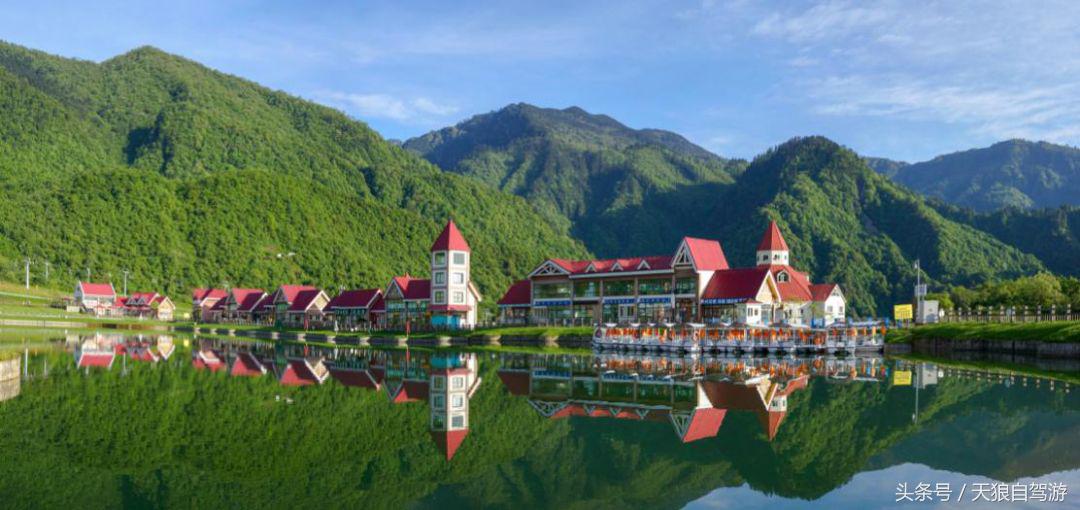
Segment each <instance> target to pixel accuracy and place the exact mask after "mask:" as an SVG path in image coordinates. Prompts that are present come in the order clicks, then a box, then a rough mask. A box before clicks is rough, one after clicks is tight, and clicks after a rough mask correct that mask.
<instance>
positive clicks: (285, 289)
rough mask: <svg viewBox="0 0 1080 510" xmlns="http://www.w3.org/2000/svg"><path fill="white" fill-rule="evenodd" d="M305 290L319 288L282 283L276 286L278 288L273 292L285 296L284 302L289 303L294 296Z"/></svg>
mask: <svg viewBox="0 0 1080 510" xmlns="http://www.w3.org/2000/svg"><path fill="white" fill-rule="evenodd" d="M306 290H319V289H317V288H315V287H313V286H311V285H282V286H281V287H278V290H277V291H275V292H274V294H275V295H280V296H281V297H284V298H285V302H286V303H289V304H290V305H291V304H292V303H293V301H295V300H296V296H297V295H299V294H300V293H301V292H304V291H306Z"/></svg>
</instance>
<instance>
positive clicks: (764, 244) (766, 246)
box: [757, 221, 788, 251]
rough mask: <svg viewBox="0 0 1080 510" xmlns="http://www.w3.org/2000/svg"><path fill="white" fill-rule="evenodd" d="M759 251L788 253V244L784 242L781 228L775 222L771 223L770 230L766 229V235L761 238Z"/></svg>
mask: <svg viewBox="0 0 1080 510" xmlns="http://www.w3.org/2000/svg"><path fill="white" fill-rule="evenodd" d="M757 249H758V251H787V249H788V246H787V243H786V242H784V236H783V235H782V234H780V227H778V226H777V225H776V222H775V221H770V222H769V228H767V229H765V235H764V236H762V237H761V242H760V243H758V247H757Z"/></svg>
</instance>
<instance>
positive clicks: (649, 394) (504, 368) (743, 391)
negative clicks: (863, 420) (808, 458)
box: [498, 354, 885, 442]
mask: <svg viewBox="0 0 1080 510" xmlns="http://www.w3.org/2000/svg"><path fill="white" fill-rule="evenodd" d="M498 374H499V379H500V380H502V382H503V385H505V386H506V388H507V390H509V391H510V393H511V394H514V395H518V396H523V397H526V398H528V400H529V403H530V404H531V405H532V406H533V408H535V409H536V411H537V412H538V413H539V414H540V415H541V416H544V417H546V418H550V419H558V418H567V417H571V416H581V417H587V418H608V419H624V420H635V421H657V422H668V423H670V424H671V426H672V427H673V428H674V430H675V434H676V435H677V436H678V437H679V439H680V440H682V441H683V442H691V441H696V440H699V439H704V438H708V437H714V436H716V435H717V433H719V431H720V427H721V425H723V421H724V418H725V416H726V415H727V413H728V412H729V411H745V412H751V413H754V414H755V415H756V416H757V418H758V421H759V422H760V423H761V426H762V428H763V429H764V432H765V435H766V437H768V439H769V440H772V439H773V438H775V437H776V434H777V432H778V431H779V428H780V424H781V423H782V422H783V421H784V418H785V417H786V416H787V412H788V396H790V395H791V394H792V393H794V392H796V391H799V390H802V389H804V388H806V386H807V382H808V379H809V378H810V376H811V375H821V376H827V377H830V378H833V379H852V380H872V381H877V380H880V379H883V378H884V376H885V366H884V364H883V363H881V360H880V359H878V358H850V359H836V358H832V359H825V358H812V359H802V360H799V359H793V358H792V359H775V358H730V359H724V358H710V359H699V358H665V357H649V356H624V355H610V356H609V355H604V356H595V357H594V356H568V355H552V356H542V355H540V356H538V355H521V354H504V355H502V363H501V365H500V369H499V371H498Z"/></svg>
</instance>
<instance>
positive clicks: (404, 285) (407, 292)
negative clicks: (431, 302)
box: [388, 275, 431, 300]
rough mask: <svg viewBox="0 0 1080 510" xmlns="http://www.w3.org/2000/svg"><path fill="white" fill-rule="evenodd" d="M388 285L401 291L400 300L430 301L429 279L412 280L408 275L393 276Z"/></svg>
mask: <svg viewBox="0 0 1080 510" xmlns="http://www.w3.org/2000/svg"><path fill="white" fill-rule="evenodd" d="M390 284H391V285H397V288H399V289H401V297H402V299H406V300H423V299H431V280H429V279H426V278H413V277H411V276H409V275H405V276H395V277H394V278H393V279H391V280H390ZM388 288H389V287H388Z"/></svg>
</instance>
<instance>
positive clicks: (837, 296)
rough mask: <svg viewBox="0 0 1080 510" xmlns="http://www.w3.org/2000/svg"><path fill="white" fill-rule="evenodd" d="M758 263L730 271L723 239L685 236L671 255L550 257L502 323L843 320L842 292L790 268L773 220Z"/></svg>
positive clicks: (507, 298) (510, 294)
mask: <svg viewBox="0 0 1080 510" xmlns="http://www.w3.org/2000/svg"><path fill="white" fill-rule="evenodd" d="M756 262H757V265H756V266H755V267H750V268H731V267H729V265H728V261H727V257H726V256H725V255H724V250H723V248H722V247H721V245H720V242H719V241H715V240H711V239H698V238H692V237H686V238H683V239H682V240H681V241H680V242H679V245H678V246H676V248H675V251H674V252H673V254H672V255H660V256H649V257H629V258H616V259H600V260H566V259H548V260H546V261H544V262H543V263H542V264H540V265H539V266H537V268H536V269H534V270H533V271H532V272H531V273H530V274H529V275H528V278H527V279H526V280H521V281H518V282H516V283H514V284H513V285H512V286H511V287H510V289H508V290H507V292H506V294H504V295H503V297H502V299H500V300H499V308H500V314H499V317H500V321H502V322H503V323H506V324H522V323H533V324H594V323H621V324H627V323H629V324H633V323H697V322H703V323H711V324H716V323H721V324H731V323H739V324H748V325H771V324H777V323H783V324H788V325H797V326H802V325H806V326H809V325H811V324H816V325H819V326H824V325H827V324H830V323H832V322H835V321H841V320H843V319H844V307H845V305H844V302H843V301H844V297H843V294H842V293H841V292H840V290H839V287H838V286H836V285H835V284H828V289H827V290H824V289H825V287H820V289H821V290H818V291H817V292H815V291H814V289H816V288H819V287H818V286H815V285H813V284H812V283H811V282H810V278H809V276H808V275H807V274H806V273H803V272H801V271H799V270H797V269H795V268H794V267H792V266H790V265H789V264H790V263H791V256H790V250H789V249H788V245H787V242H786V241H785V240H784V237H783V235H782V234H781V232H780V228H779V226H778V225H777V224H776V222H770V224H769V225H768V227H767V228H766V231H765V234H764V235H763V236H762V240H761V242H760V243H759V245H758V249H757V255H756ZM818 297H820V298H821V299H822V300H823V301H817V300H816V298H818ZM826 301H827V302H826ZM819 310H820V312H819ZM826 310H829V311H828V312H826Z"/></svg>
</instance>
